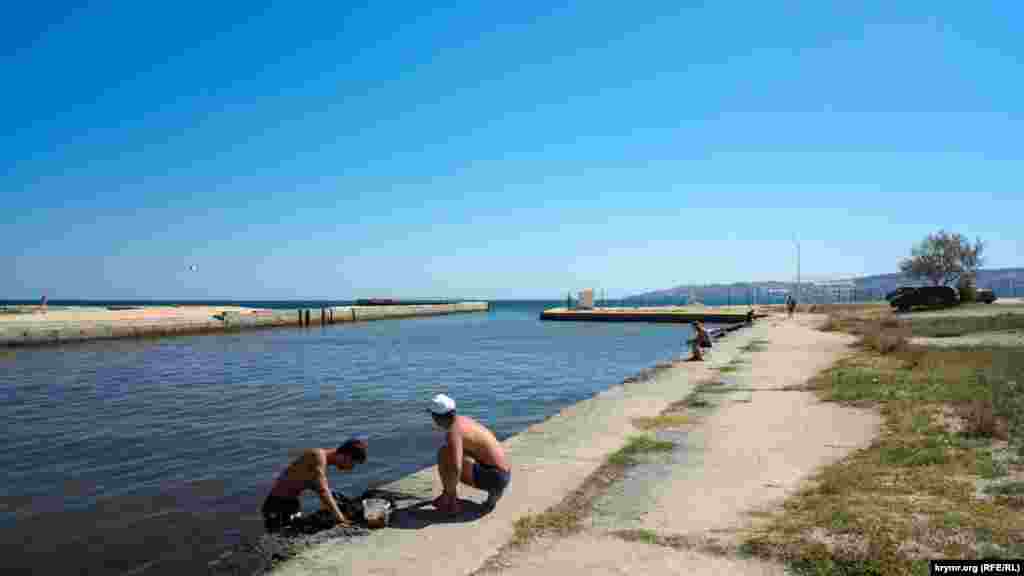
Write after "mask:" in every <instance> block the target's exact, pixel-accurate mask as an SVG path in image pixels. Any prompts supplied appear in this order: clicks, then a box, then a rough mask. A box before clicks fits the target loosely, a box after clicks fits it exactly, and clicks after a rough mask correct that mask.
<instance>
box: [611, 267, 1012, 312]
mask: <svg viewBox="0 0 1024 576" xmlns="http://www.w3.org/2000/svg"><path fill="white" fill-rule="evenodd" d="M844 280H848V281H852V282H853V284H854V289H853V294H855V297H854V298H853V299H854V300H872V299H880V298H882V297H884V295H885V294H886V293H888V292H891V291H893V290H895V289H896V288H897V287H899V286H906V285H912V286H916V285H924V284H926V282H923V281H921V280H919V279H914V278H908V277H906V276H904V275H902V274H899V273H894V274H875V275H873V276H861V277H855V278H846V279H844ZM822 284H826V283H823V282H820V281H807V280H804V281H803V282H802V292H803V293H804V294H805V295H806V296H808V297H809V298H810V299H817V297H818V295H819V293H821V292H822V290H823V289H822V288H821V286H822ZM793 285H794V282H792V281H787V282H779V281H769V282H734V283H732V284H710V285H703V286H698V285H689V284H687V285H681V286H675V287H673V288H665V289H662V290H654V291H651V292H644V293H641V294H636V295H633V296H629V297H627V298H625V299H624V300H625V301H626V302H644V303H681V302H688V301H689V297H690V296H691V294H692V295H693V296H694V297H695V298H696V300H698V301H700V302H703V303H705V304H722V303H731V304H746V303H749V302H752V301H754V300H755V299H756V301H757V302H759V303H767V302H781V301H782V300H784V299H785V295H786V294H787V293H788V292H789V291H790V290H792V288H793ZM977 285H978V287H979V288H991V289H993V290H994V291H995V293H996V295H997V296H999V297H1002V298H1008V297H1013V296H1024V268H997V269H992V270H979V271H978V279H977ZM809 298H805V300H806V299H809Z"/></svg>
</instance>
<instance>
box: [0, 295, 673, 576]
mask: <svg viewBox="0 0 1024 576" xmlns="http://www.w3.org/2000/svg"><path fill="white" fill-rule="evenodd" d="M553 304H557V303H541V302H498V303H495V304H494V306H493V308H492V310H491V311H490V312H488V313H480V314H463V315H453V316H443V317H433V318H415V319H402V320H383V321H376V322H368V323H362V324H342V325H335V326H328V327H315V328H308V329H300V328H284V329H275V330H261V331H252V332H243V333H236V334H219V335H202V336H190V337H178V338H168V339H161V340H147V341H129V340H125V341H107V342H92V343H84V344H78V345H73V346H66V347H59V348H39V349H17V350H15V351H14V352H10V351H0V421H3V422H4V424H5V425H4V428H5V432H6V433H5V435H4V449H3V450H0V469H2V470H3V471H4V475H5V479H6V481H5V482H4V483H3V485H2V486H0V534H2V536H0V546H2V547H3V556H2V558H3V563H4V564H5V566H6V567H7V569H5V571H4V572H5V573H11V572H14V573H47V574H69V573H74V574H188V573H203V572H205V570H206V566H207V563H208V562H209V561H211V560H213V559H214V558H216V557H217V556H218V555H219V554H220V553H221V552H223V551H225V550H228V549H229V548H230V547H232V546H234V545H235V544H237V543H238V542H239V541H241V540H242V539H243V538H248V537H251V536H252V535H254V534H258V533H259V532H260V531H261V530H262V522H261V518H260V516H259V507H260V504H261V503H262V499H263V497H264V496H265V495H266V492H267V491H268V490H269V488H270V484H271V482H272V480H273V478H274V477H275V475H276V474H277V473H278V472H279V471H280V470H281V469H282V468H283V467H284V466H285V465H286V464H287V463H288V461H289V459H290V457H291V456H292V454H293V453H294V450H296V449H299V448H303V447H312V446H319V447H335V446H337V445H338V444H339V443H340V442H341V441H343V440H344V439H345V438H346V437H347V436H349V435H350V434H353V433H362V434H366V435H368V436H369V437H370V460H369V462H368V463H367V464H366V465H364V466H360V467H357V468H356V470H355V471H354V473H352V474H344V475H343V474H339V473H337V472H334V473H330V474H329V480H330V482H331V485H332V488H334V489H336V490H341V491H343V492H346V493H361V492H362V491H363V490H364V489H365V488H367V487H368V486H370V485H375V484H378V483H381V482H385V481H390V480H394V479H397V478H399V477H401V476H403V475H406V474H409V473H412V472H414V471H416V470H418V469H420V468H423V467H425V466H429V465H432V464H433V459H434V455H435V451H436V449H437V446H438V442H439V440H440V438H441V437H440V433H439V432H437V431H436V430H434V429H433V428H432V427H431V421H430V419H429V417H427V415H426V414H425V411H424V410H425V406H426V402H427V400H428V399H429V398H430V397H431V396H432V395H434V394H436V393H438V392H445V393H447V394H449V395H450V396H452V397H453V398H455V400H456V401H457V402H458V405H459V409H460V411H461V412H462V413H465V414H469V415H471V416H474V417H476V418H478V419H480V420H481V421H483V422H484V423H486V424H488V425H489V426H491V427H492V428H493V429H494V430H495V432H496V433H497V435H498V436H499V438H502V439H504V438H507V437H508V436H510V435H512V434H515V433H516V432H518V431H520V430H522V429H524V428H525V427H527V426H529V425H530V424H533V423H535V422H539V421H541V420H543V419H545V418H547V417H549V416H551V415H552V414H555V413H557V412H558V411H559V410H560V409H561V408H563V407H565V406H567V405H570V404H573V403H575V402H578V401H580V400H582V399H585V398H588V397H590V396H592V395H594V394H595V393H597V392H599V391H601V390H604V389H606V388H608V387H610V386H612V385H614V384H616V383H618V382H621V381H622V379H623V378H625V377H627V376H630V375H632V374H635V373H637V372H638V371H640V370H641V369H643V368H646V367H650V366H652V365H653V364H655V363H656V362H659V361H664V360H668V359H670V358H673V357H676V356H679V355H680V354H682V353H683V351H682V342H683V341H685V339H686V338H688V336H689V332H688V331H689V328H687V327H685V326H682V325H648V324H628V323H627V324H614V323H573V322H570V323H558V322H540V321H539V320H538V316H539V314H540V311H541V310H542V309H543V308H545V307H548V306H551V305H553ZM292 306H295V304H292ZM305 505H306V507H307V509H309V508H312V507H315V506H317V505H318V503H317V501H316V499H315V497H312V499H311V500H307V501H306V502H305Z"/></svg>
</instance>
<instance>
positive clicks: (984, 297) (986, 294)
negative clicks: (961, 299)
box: [975, 288, 996, 304]
mask: <svg viewBox="0 0 1024 576" xmlns="http://www.w3.org/2000/svg"><path fill="white" fill-rule="evenodd" d="M975 300H977V301H978V302H984V303H985V304H991V303H993V302H995V301H996V293H995V292H993V291H992V290H991V289H989V288H982V289H981V290H978V295H977V296H976V297H975Z"/></svg>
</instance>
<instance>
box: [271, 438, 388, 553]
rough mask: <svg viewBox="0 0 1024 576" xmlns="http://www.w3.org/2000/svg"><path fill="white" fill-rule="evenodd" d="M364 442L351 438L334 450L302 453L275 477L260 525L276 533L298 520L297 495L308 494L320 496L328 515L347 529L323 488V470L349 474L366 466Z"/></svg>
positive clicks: (326, 487)
mask: <svg viewBox="0 0 1024 576" xmlns="http://www.w3.org/2000/svg"><path fill="white" fill-rule="evenodd" d="M367 448H368V446H367V442H366V439H364V438H351V439H349V440H346V441H345V443H344V444H342V445H341V446H339V447H338V448H337V449H336V450H331V449H328V448H309V449H306V450H304V451H303V452H302V454H301V455H300V456H299V457H298V458H296V459H295V460H294V461H293V462H292V463H291V464H289V465H288V468H287V469H285V470H284V472H282V473H281V475H280V476H278V477H277V480H275V481H274V486H273V488H271V490H270V494H269V495H268V496H267V499H266V500H265V501H264V502H263V508H262V512H263V522H264V526H265V527H266V529H267V532H270V533H273V532H277V531H278V530H280V529H281V528H283V527H284V526H287V525H289V524H291V523H292V522H293V521H294V520H295V518H297V517H298V516H299V513H300V510H301V508H302V504H301V503H300V502H299V495H300V494H302V492H304V491H305V490H312V491H314V492H316V493H318V494H319V495H320V501H321V502H322V503H323V507H324V510H326V511H328V512H330V514H331V515H332V516H333V517H334V519H335V521H337V522H338V523H339V524H343V525H350V524H351V523H352V519H350V518H346V517H345V514H344V513H343V512H342V511H341V509H340V508H339V507H338V503H337V502H336V501H335V497H334V494H333V493H332V492H331V490H330V487H329V486H328V485H327V467H328V466H335V467H337V468H338V470H340V471H342V472H347V471H349V470H351V469H352V468H353V467H354V466H355V465H356V464H362V463H363V462H366V451H367Z"/></svg>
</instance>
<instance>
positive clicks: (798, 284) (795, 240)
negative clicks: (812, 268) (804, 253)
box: [793, 235, 802, 302]
mask: <svg viewBox="0 0 1024 576" xmlns="http://www.w3.org/2000/svg"><path fill="white" fill-rule="evenodd" d="M793 244H794V245H796V301H797V302H802V300H801V299H800V242H797V239H796V236H795V235H794V236H793Z"/></svg>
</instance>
